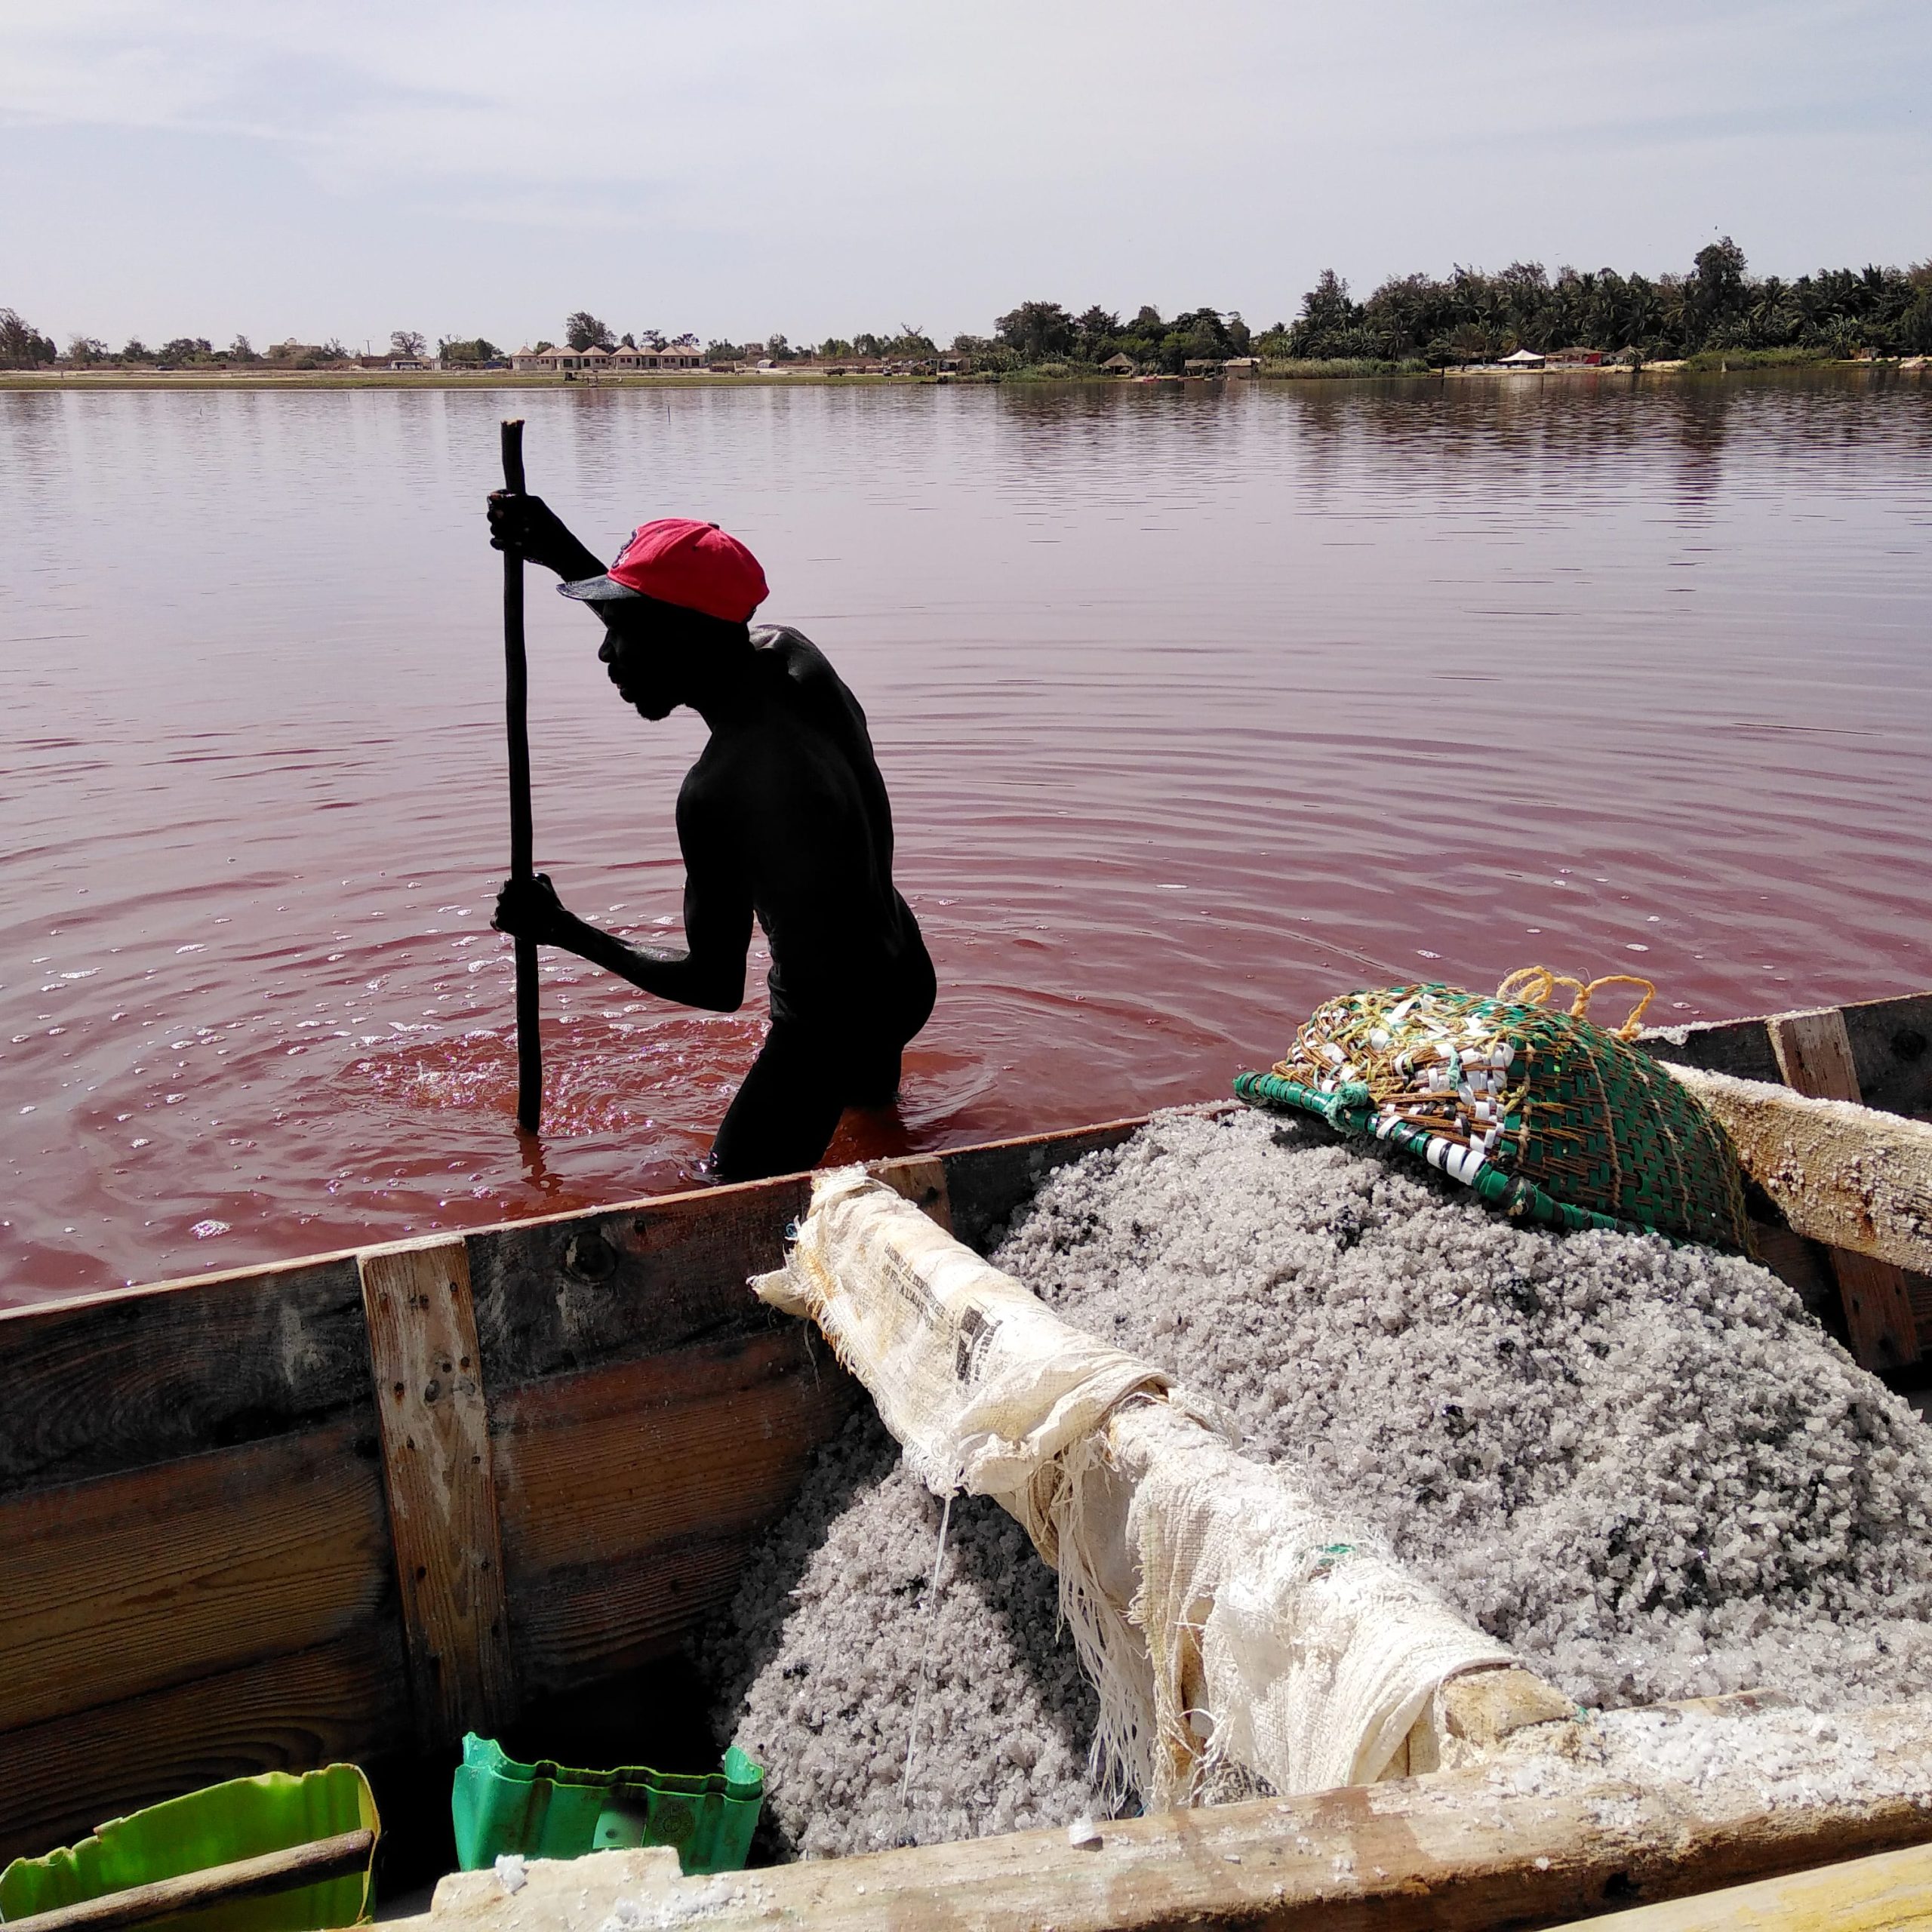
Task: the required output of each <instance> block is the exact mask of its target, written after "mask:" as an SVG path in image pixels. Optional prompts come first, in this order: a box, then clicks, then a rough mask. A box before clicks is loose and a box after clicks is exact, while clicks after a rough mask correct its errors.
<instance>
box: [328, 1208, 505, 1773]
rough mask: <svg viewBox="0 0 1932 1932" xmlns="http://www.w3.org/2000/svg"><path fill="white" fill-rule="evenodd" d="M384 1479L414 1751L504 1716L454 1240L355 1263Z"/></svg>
mask: <svg viewBox="0 0 1932 1932" xmlns="http://www.w3.org/2000/svg"><path fill="white" fill-rule="evenodd" d="M358 1260H359V1261H360V1263H361V1270H362V1296H363V1301H364V1303H365V1307H366V1309H367V1311H368V1324H369V1361H370V1364H371V1369H372V1371H373V1372H374V1377H375V1385H376V1414H377V1420H378V1421H379V1422H380V1426H381V1429H382V1438H383V1480H384V1484H385V1486H386V1489H387V1491H388V1493H389V1535H390V1538H391V1540H392V1543H393V1544H394V1546H395V1567H396V1577H397V1581H398V1584H399V1585H400V1586H401V1600H402V1613H403V1626H404V1631H405V1635H406V1637H407V1639H408V1646H409V1668H410V1681H411V1687H412V1690H413V1692H414V1706H415V1712H416V1727H417V1736H418V1737H419V1738H420V1740H421V1742H422V1743H423V1745H424V1746H426V1747H429V1746H435V1745H437V1744H440V1743H447V1742H448V1741H449V1740H451V1739H454V1738H457V1737H461V1736H462V1734H463V1732H464V1731H465V1730H480V1731H485V1732H490V1733H494V1731H495V1730H496V1729H497V1727H498V1726H499V1725H500V1724H501V1722H502V1721H503V1719H504V1718H506V1717H507V1716H508V1715H509V1714H510V1712H512V1710H513V1709H515V1688H514V1686H513V1684H512V1678H511V1670H510V1643H509V1611H508V1610H507V1608H506V1605H505V1602H504V1596H503V1552H502V1550H501V1549H500V1538H499V1534H498V1531H497V1491H496V1481H495V1476H494V1471H493V1469H492V1466H491V1454H490V1415H489V1409H488V1404H486V1403H485V1400H484V1395H483V1370H482V1364H481V1361H480V1359H479V1351H478V1347H477V1343H476V1322H475V1316H474V1315H473V1314H472V1312H471V1309H470V1302H469V1258H468V1257H467V1255H466V1253H465V1251H464V1247H463V1241H462V1239H461V1238H460V1237H458V1238H455V1239H454V1240H452V1239H448V1238H442V1239H437V1240H433V1241H418V1242H412V1243H411V1244H408V1246H405V1247H385V1248H371V1249H368V1250H366V1251H365V1252H364V1253H363V1254H361V1256H360V1257H358Z"/></svg>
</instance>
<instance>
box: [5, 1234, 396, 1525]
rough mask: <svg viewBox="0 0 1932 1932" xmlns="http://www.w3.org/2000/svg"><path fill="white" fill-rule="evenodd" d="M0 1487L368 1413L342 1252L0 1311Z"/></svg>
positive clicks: (351, 1269)
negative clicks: (279, 1265) (2, 1393)
mask: <svg viewBox="0 0 1932 1932" xmlns="http://www.w3.org/2000/svg"><path fill="white" fill-rule="evenodd" d="M0 1389H5V1391H6V1399H5V1401H4V1402H0V1497H5V1496H8V1495H11V1494H19V1493H20V1492H21V1491H24V1490H27V1489H31V1488H37V1487H44V1486H45V1485H46V1484H50V1483H60V1482H80V1481H86V1480H88V1479H89V1478H93V1477H96V1476H103V1475H112V1474H114V1473H115V1472H116V1471H118V1470H122V1469H138V1468H140V1467H142V1466H145V1465H146V1464H149V1463H162V1462H167V1461H169V1460H171V1459H173V1458H174V1457H177V1456H186V1455H191V1454H195V1452H197V1451H200V1450H203V1449H208V1448H226V1447H229V1446H231V1445H232V1444H237V1443H243V1442H252V1441H260V1440H261V1439H263V1438H266V1437H268V1436H271V1435H284V1434H288V1433H291V1432H300V1431H302V1430H304V1429H313V1428H317V1427H319V1426H323V1425H325V1424H326V1423H332V1422H336V1421H339V1420H343V1419H344V1418H345V1417H348V1416H349V1415H351V1414H368V1403H369V1367H368V1349H367V1347H366V1346H365V1343H364V1341H363V1339H362V1295H361V1288H360V1287H359V1286H358V1284H357V1281H356V1275H355V1260H354V1258H353V1257H340V1258H337V1259H335V1260H321V1261H305V1262H300V1263H294V1264H293V1265H291V1266H288V1267H285V1268H275V1269H258V1270H255V1271H254V1272H243V1273H240V1274H235V1275H223V1276H219V1277H214V1278H208V1279H205V1280H199V1281H183V1282H180V1283H177V1284H173V1285H171V1286H168V1287H159V1288H142V1289H127V1290H122V1291H118V1292H116V1293H115V1294H106V1295H97V1296H90V1297H87V1298H85V1300H78V1301H68V1302H54V1303H42V1304H40V1305H38V1306H33V1307H29V1308H20V1309H4V1310H0Z"/></svg>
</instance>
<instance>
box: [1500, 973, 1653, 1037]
mask: <svg viewBox="0 0 1932 1932" xmlns="http://www.w3.org/2000/svg"><path fill="white" fill-rule="evenodd" d="M1558 986H1572V987H1574V988H1575V989H1576V995H1577V996H1576V998H1574V999H1573V1000H1572V1001H1571V1003H1570V1017H1571V1019H1573V1020H1586V1019H1588V1018H1589V1011H1590V1001H1591V999H1592V997H1593V996H1594V995H1595V994H1596V993H1598V992H1599V991H1601V989H1602V988H1604V987H1605V986H1641V987H1642V988H1643V989H1644V995H1643V997H1642V998H1641V999H1640V1000H1638V1002H1637V1004H1635V1006H1634V1007H1632V1008H1631V1010H1630V1017H1629V1019H1627V1020H1625V1021H1624V1023H1623V1025H1622V1026H1612V1027H1610V1028H1608V1029H1607V1031H1608V1032H1612V1033H1614V1034H1615V1035H1617V1038H1619V1039H1620V1040H1631V1039H1635V1038H1636V1036H1637V1035H1638V1033H1639V1032H1641V1030H1642V1028H1643V1024H1644V1014H1645V1013H1646V1012H1647V1011H1649V1009H1650V1004H1651V1001H1652V1000H1654V999H1655V998H1657V987H1656V986H1655V984H1654V983H1653V982H1652V981H1651V980H1644V979H1640V978H1638V976H1637V975H1636V974H1635V973H1606V974H1604V976H1603V977H1602V978H1601V979H1598V980H1590V981H1589V983H1587V984H1586V983H1584V982H1583V980H1576V979H1572V978H1571V977H1570V975H1569V974H1567V973H1553V972H1552V971H1550V969H1549V968H1548V967H1547V966H1520V967H1518V968H1517V969H1516V971H1515V972H1513V973H1512V974H1510V975H1509V977H1508V978H1507V979H1506V980H1504V981H1503V983H1502V985H1500V986H1498V987H1497V989H1496V997H1497V998H1498V999H1500V1000H1507V1001H1510V1002H1512V1004H1516V1005H1518V1006H1546V1005H1547V1004H1549V997H1550V995H1552V993H1553V992H1555V990H1556V989H1557V988H1558Z"/></svg>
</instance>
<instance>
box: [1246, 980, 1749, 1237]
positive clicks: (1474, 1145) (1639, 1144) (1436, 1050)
mask: <svg viewBox="0 0 1932 1932" xmlns="http://www.w3.org/2000/svg"><path fill="white" fill-rule="evenodd" d="M1625 978H1626V976H1624V975H1622V974H1619V975H1617V976H1615V979H1614V980H1597V981H1595V982H1593V983H1591V984H1590V985H1589V986H1584V985H1583V983H1582V982H1581V981H1579V980H1566V979H1564V978H1561V977H1559V976H1558V975H1556V974H1552V973H1550V972H1549V971H1546V970H1545V969H1544V968H1540V967H1539V968H1531V969H1530V970H1529V971H1528V972H1527V973H1523V974H1514V975H1512V977H1510V978H1509V980H1505V981H1504V982H1503V986H1501V988H1500V989H1498V992H1497V996H1496V997H1495V998H1484V996H1483V995H1481V994H1479V993H1471V992H1464V991H1463V989H1461V988H1460V987H1457V986H1437V985H1427V986H1388V987H1379V988H1375V989H1370V990H1367V991H1364V992H1354V993H1348V994H1346V995H1343V997H1342V998H1340V999H1334V1000H1331V1001H1329V1002H1328V1003H1327V1004H1326V1005H1325V1006H1323V1007H1321V1008H1319V1009H1318V1011H1316V1012H1315V1014H1314V1015H1313V1016H1312V1017H1311V1018H1310V1019H1309V1021H1308V1023H1307V1024H1306V1026H1303V1027H1302V1028H1301V1029H1300V1032H1297V1034H1296V1035H1295V1042H1294V1047H1293V1048H1291V1050H1290V1051H1289V1053H1288V1055H1287V1058H1286V1059H1284V1060H1281V1061H1279V1062H1278V1063H1277V1064H1276V1065H1275V1068H1274V1069H1273V1071H1272V1072H1268V1073H1243V1074H1239V1075H1237V1076H1236V1077H1235V1092H1236V1093H1237V1094H1238V1095H1239V1096H1240V1097H1241V1099H1242V1100H1245V1101H1247V1103H1249V1104H1250V1105H1251V1106H1258V1107H1264V1108H1271V1109H1276V1110H1284V1109H1298V1110H1300V1111H1302V1112H1307V1113H1312V1114H1316V1115H1320V1116H1321V1118H1322V1119H1324V1120H1325V1121H1327V1122H1328V1123H1329V1124H1330V1125H1331V1127H1334V1128H1337V1130H1338V1131H1341V1132H1343V1133H1346V1134H1374V1136H1375V1137H1376V1138H1377V1140H1384V1141H1386V1142H1388V1143H1389V1145H1391V1146H1395V1147H1399V1148H1401V1149H1403V1150H1404V1152H1407V1153H1410V1154H1414V1155H1419V1156H1420V1157H1421V1158H1423V1159H1424V1160H1426V1161H1428V1162H1429V1165H1430V1166H1431V1167H1433V1168H1439V1169H1441V1171H1442V1172H1443V1173H1444V1174H1448V1175H1450V1176H1451V1177H1452V1178H1454V1179H1455V1180H1460V1181H1462V1182H1463V1183H1466V1185H1467V1186H1469V1187H1471V1188H1472V1189H1474V1190H1475V1192H1476V1193H1477V1194H1478V1195H1479V1196H1480V1197H1481V1198H1482V1199H1483V1200H1484V1201H1487V1202H1489V1203H1490V1204H1491V1205H1492V1206H1494V1207H1500V1208H1501V1209H1503V1211H1505V1212H1506V1213H1507V1214H1513V1215H1520V1216H1522V1217H1525V1218H1526V1219H1528V1220H1534V1221H1538V1222H1541V1223H1544V1224H1546V1225H1547V1226H1552V1227H1558V1228H1611V1229H1620V1230H1623V1231H1624V1232H1638V1233H1654V1234H1662V1235H1670V1236H1671V1237H1672V1238H1675V1239H1678V1240H1684V1241H1703V1242H1706V1243H1708V1244H1710V1245H1712V1246H1713V1247H1728V1248H1734V1249H1737V1250H1739V1251H1745V1250H1746V1249H1748V1247H1749V1240H1748V1237H1747V1235H1746V1219H1745V1212H1744V1188H1743V1176H1742V1174H1740V1171H1739V1168H1738V1164H1737V1155H1736V1153H1735V1152H1734V1150H1733V1149H1732V1147H1731V1146H1730V1142H1729V1141H1728V1140H1727V1139H1726V1137H1725V1136H1724V1130H1723V1128H1721V1127H1720V1126H1719V1125H1718V1123H1717V1121H1715V1119H1713V1118H1712V1116H1711V1115H1710V1113H1709V1111H1708V1110H1707V1109H1706V1108H1705V1107H1704V1106H1703V1103H1701V1102H1700V1100H1698V1099H1697V1097H1696V1096H1695V1095H1694V1094H1692V1093H1691V1092H1690V1091H1689V1090H1688V1089H1687V1088H1685V1087H1684V1086H1683V1085H1681V1084H1680V1083H1679V1082H1678V1081H1675V1080H1673V1079H1672V1078H1671V1077H1670V1075H1669V1074H1668V1073H1666V1072H1664V1070H1663V1069H1662V1068H1661V1067H1660V1066H1659V1065H1658V1064H1657V1062H1656V1061H1655V1060H1652V1059H1651V1057H1650V1056H1649V1055H1648V1054H1645V1053H1644V1052H1643V1051H1641V1049H1640V1048H1636V1047H1635V1046H1632V1045H1631V1044H1629V1040H1628V1038H1627V1037H1626V1036H1628V1035H1632V1034H1634V1033H1635V1030H1636V1025H1637V1021H1638V1017H1640V1016H1641V1013H1642V1011H1643V1006H1644V1005H1647V1004H1649V1000H1648V998H1647V997H1646V998H1645V1000H1644V1002H1643V1004H1642V1005H1640V1006H1639V1007H1638V1009H1637V1011H1636V1012H1635V1013H1634V1014H1632V1016H1631V1017H1630V1019H1629V1020H1627V1021H1626V1023H1624V1025H1623V1027H1621V1028H1620V1029H1617V1031H1614V1032H1613V1031H1611V1030H1610V1029H1607V1028H1604V1027H1602V1026H1597V1025H1595V1023H1592V1021H1591V1020H1589V1018H1588V1017H1586V1014H1587V1010H1588V1008H1589V1003H1590V998H1591V995H1592V994H1593V993H1594V992H1596V991H1597V989H1598V988H1600V987H1601V986H1606V985H1609V984H1612V983H1620V982H1623V981H1624V980H1625ZM1631 983H1635V984H1638V985H1643V986H1647V985H1648V982H1647V981H1635V982H1631ZM1558 986H1574V987H1575V988H1577V1003H1576V1004H1575V1005H1574V1007H1573V1008H1572V1009H1571V1011H1569V1012H1567V1013H1565V1012H1562V1011H1556V1010H1552V1008H1550V1007H1549V1005H1548V1004H1546V1001H1548V999H1549V995H1550V994H1551V993H1552V992H1553V991H1554V990H1555V989H1556V988H1557V987H1558ZM1510 995H1517V996H1515V997H1510Z"/></svg>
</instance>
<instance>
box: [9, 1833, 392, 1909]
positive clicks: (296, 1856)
mask: <svg viewBox="0 0 1932 1932" xmlns="http://www.w3.org/2000/svg"><path fill="white" fill-rule="evenodd" d="M375 1855H376V1835H375V1833H374V1832H371V1831H367V1830H361V1831H353V1832H337V1834H336V1835H334V1837H332V1838H315V1839H312V1840H311V1841H309V1843H308V1844H297V1845H291V1846H290V1847H288V1849H287V1850H283V1851H269V1852H264V1853H263V1854H262V1855H261V1856H260V1857H258V1858H238V1859H235V1860H232V1861H231V1862H230V1863H228V1864H226V1865H211V1866H208V1867H206V1868H205V1869H203V1870H202V1871H199V1872H183V1873H182V1874H181V1875H180V1877H179V1878H157V1879H156V1880H155V1881H154V1882H153V1883H152V1884H147V1885H131V1886H129V1887H128V1888H127V1890H125V1891H119V1892H108V1893H106V1894H103V1896H102V1897H100V1898H97V1899H88V1900H84V1901H83V1902H82V1903H81V1904H79V1905H66V1906H57V1908H56V1909H54V1910H53V1911H52V1912H30V1913H29V1914H28V1915H27V1916H26V1918H14V1919H9V1920H8V1921H7V1922H8V1924H9V1925H10V1926H12V1927H15V1928H16V1932H122V1928H123V1927H127V1926H131V1925H152V1924H154V1923H155V1921H156V1920H157V1919H162V1918H173V1917H174V1915H176V1914H177V1912H205V1911H206V1910H208V1909H209V1908H210V1907H211V1906H218V1905H228V1904H231V1903H234V1902H235V1901H236V1900H240V1899H256V1898H270V1897H275V1895H276V1894H279V1893H282V1892H291V1891H294V1890H298V1889H299V1888H300V1887H303V1886H305V1885H318V1884H322V1883H323V1882H325V1881H326V1880H328V1879H331V1878H349V1877H351V1876H352V1875H355V1874H357V1873H359V1872H367V1871H368V1869H369V1862H370V1860H371V1859H373V1858H374V1857H375Z"/></svg>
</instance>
